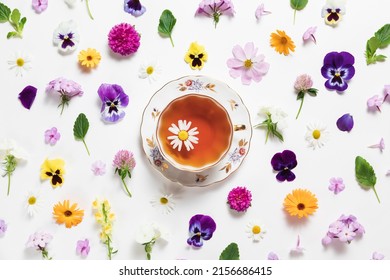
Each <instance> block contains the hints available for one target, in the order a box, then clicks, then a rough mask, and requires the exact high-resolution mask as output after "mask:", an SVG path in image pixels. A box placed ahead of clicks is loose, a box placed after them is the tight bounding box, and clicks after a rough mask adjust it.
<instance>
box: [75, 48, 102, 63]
mask: <svg viewBox="0 0 390 280" xmlns="http://www.w3.org/2000/svg"><path fill="white" fill-rule="evenodd" d="M78 59H79V63H80V64H81V66H84V67H87V68H94V67H96V66H98V65H99V63H100V60H101V59H102V57H101V56H100V53H99V52H98V51H97V50H95V49H90V48H88V49H87V50H82V51H80V53H79V56H78Z"/></svg>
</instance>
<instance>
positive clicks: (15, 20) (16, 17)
mask: <svg viewBox="0 0 390 280" xmlns="http://www.w3.org/2000/svg"><path fill="white" fill-rule="evenodd" d="M10 19H11V24H12V23H13V24H14V25H15V26H16V27H17V26H19V20H20V12H19V10H18V9H14V10H13V11H12V13H11V17H10Z"/></svg>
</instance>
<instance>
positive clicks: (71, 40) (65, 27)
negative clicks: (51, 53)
mask: <svg viewBox="0 0 390 280" xmlns="http://www.w3.org/2000/svg"><path fill="white" fill-rule="evenodd" d="M79 41H80V35H79V33H78V31H77V24H76V22H74V21H73V20H69V21H64V22H61V23H60V25H58V27H57V28H56V29H55V30H54V32H53V43H54V45H56V46H58V50H59V51H60V52H62V53H70V52H73V51H74V50H75V49H76V48H77V45H78V43H79Z"/></svg>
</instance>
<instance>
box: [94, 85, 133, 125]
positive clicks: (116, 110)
mask: <svg viewBox="0 0 390 280" xmlns="http://www.w3.org/2000/svg"><path fill="white" fill-rule="evenodd" d="M98 94H99V97H100V100H101V101H102V108H101V110H100V113H101V114H102V119H103V120H104V121H105V122H109V123H115V122H117V121H120V120H121V119H123V118H124V117H125V115H126V113H125V111H124V110H123V108H125V107H127V105H128V104H129V96H128V95H127V94H126V93H125V92H124V91H123V88H122V87H121V86H120V85H116V84H101V85H100V87H99V89H98Z"/></svg>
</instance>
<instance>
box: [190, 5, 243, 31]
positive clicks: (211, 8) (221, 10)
mask: <svg viewBox="0 0 390 280" xmlns="http://www.w3.org/2000/svg"><path fill="white" fill-rule="evenodd" d="M234 13H235V11H234V6H233V3H232V2H231V1H230V0H202V2H200V3H199V7H198V9H197V10H196V12H195V15H196V16H197V15H206V16H208V17H212V18H213V20H214V26H215V28H217V24H218V22H219V17H220V16H221V15H226V16H234Z"/></svg>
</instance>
